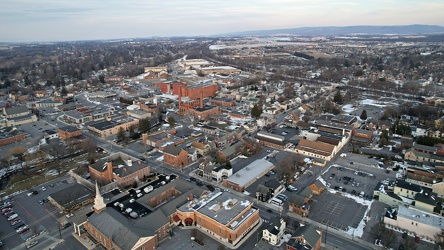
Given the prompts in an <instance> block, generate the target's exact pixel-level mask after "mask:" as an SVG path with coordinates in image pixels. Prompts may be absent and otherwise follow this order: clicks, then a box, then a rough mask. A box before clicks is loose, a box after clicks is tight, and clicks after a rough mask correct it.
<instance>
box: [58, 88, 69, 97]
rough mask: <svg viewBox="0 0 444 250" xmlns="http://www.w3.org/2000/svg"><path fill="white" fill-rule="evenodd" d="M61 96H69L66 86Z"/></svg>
mask: <svg viewBox="0 0 444 250" xmlns="http://www.w3.org/2000/svg"><path fill="white" fill-rule="evenodd" d="M60 95H61V96H66V95H68V91H67V90H66V88H65V86H63V87H62V90H61V91H60Z"/></svg>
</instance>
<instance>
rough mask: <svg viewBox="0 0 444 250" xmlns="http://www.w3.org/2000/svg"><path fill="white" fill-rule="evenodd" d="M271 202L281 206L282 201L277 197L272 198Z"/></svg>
mask: <svg viewBox="0 0 444 250" xmlns="http://www.w3.org/2000/svg"><path fill="white" fill-rule="evenodd" d="M270 203H271V204H274V205H277V206H282V203H284V202H283V201H282V200H281V199H278V198H273V199H271V200H270Z"/></svg>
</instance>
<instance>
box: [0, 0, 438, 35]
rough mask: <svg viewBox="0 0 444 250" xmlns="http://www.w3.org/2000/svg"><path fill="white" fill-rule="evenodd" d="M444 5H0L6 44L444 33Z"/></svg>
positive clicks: (314, 1) (236, 1)
mask: <svg viewBox="0 0 444 250" xmlns="http://www.w3.org/2000/svg"><path fill="white" fill-rule="evenodd" d="M443 13H444V1H443V0H224V1H221V0H157V1H153V0H75V1H74V0H0V23H1V25H0V42H31V41H73V40H95V39H116V38H141V37H143V38H145V37H152V36H161V37H163V36H205V35H217V34H224V33H230V32H237V31H250V30H268V29H283V28H298V27H317V26H352V25H409V24H431V25H442V26H444V15H443Z"/></svg>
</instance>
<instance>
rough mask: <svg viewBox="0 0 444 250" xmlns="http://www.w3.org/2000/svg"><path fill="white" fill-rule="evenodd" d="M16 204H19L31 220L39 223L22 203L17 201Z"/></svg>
mask: <svg viewBox="0 0 444 250" xmlns="http://www.w3.org/2000/svg"><path fill="white" fill-rule="evenodd" d="M16 203H17V204H19V206H20V207H21V208H22V209H23V211H25V212H26V213H27V214H28V215H29V217H30V218H32V219H33V220H34V221H35V222H37V219H36V218H35V217H34V216H33V215H32V214H31V213H30V212H29V211H28V209H26V208H25V207H24V206H23V205H22V204H21V203H20V202H18V201H16Z"/></svg>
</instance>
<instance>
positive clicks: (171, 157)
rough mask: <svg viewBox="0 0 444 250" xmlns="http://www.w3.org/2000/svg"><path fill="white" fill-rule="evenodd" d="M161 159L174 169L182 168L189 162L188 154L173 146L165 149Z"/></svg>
mask: <svg viewBox="0 0 444 250" xmlns="http://www.w3.org/2000/svg"><path fill="white" fill-rule="evenodd" d="M163 159H164V162H165V163H166V164H168V165H171V166H173V167H176V168H180V167H184V166H186V165H187V164H188V163H189V162H190V160H189V159H188V152H187V151H185V150H184V149H183V148H181V147H178V146H176V145H173V144H170V145H168V146H166V147H165V149H164V151H163Z"/></svg>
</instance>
